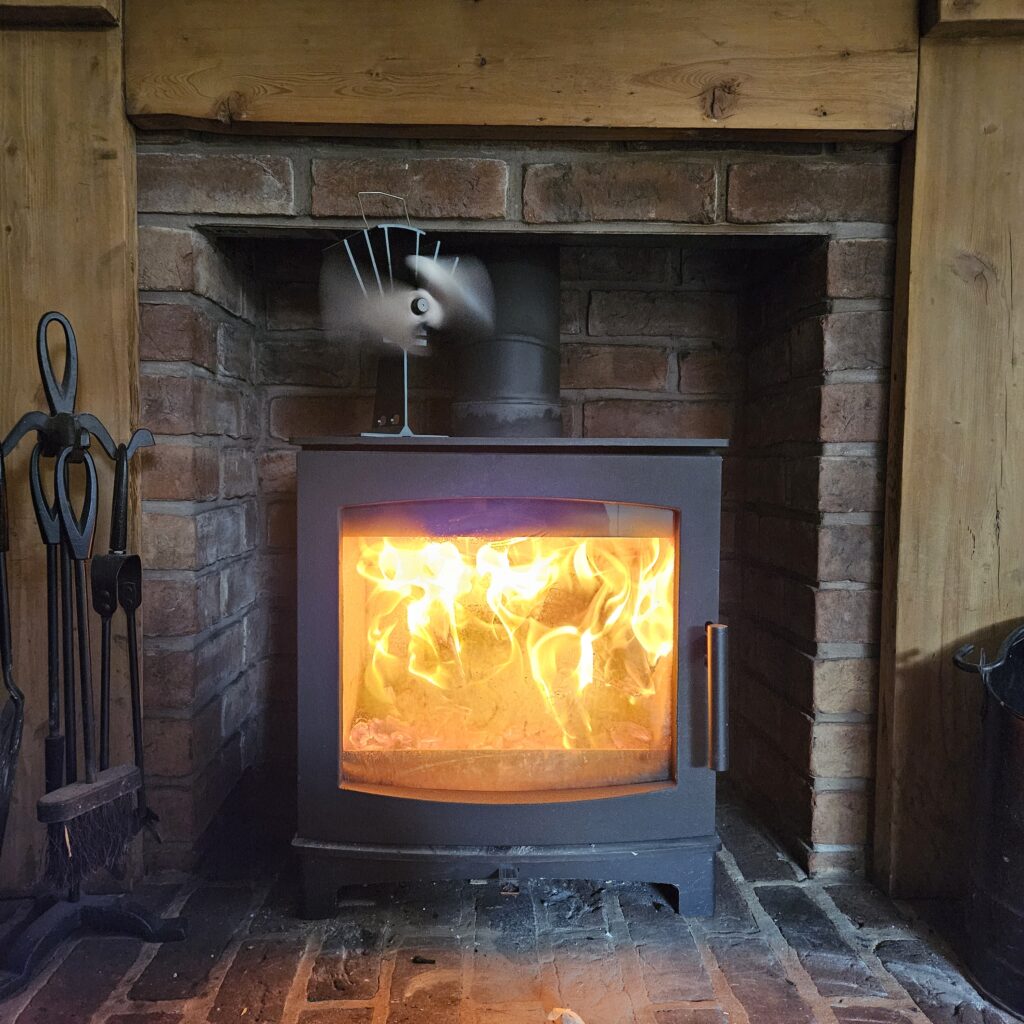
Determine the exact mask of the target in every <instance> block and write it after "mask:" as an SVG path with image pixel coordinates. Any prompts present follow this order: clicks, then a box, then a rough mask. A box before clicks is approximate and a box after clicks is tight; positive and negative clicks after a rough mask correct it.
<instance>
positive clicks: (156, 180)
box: [138, 153, 297, 214]
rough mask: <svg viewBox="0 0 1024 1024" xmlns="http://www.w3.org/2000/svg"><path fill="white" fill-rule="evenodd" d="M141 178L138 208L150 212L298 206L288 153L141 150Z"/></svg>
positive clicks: (272, 210) (270, 210)
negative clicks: (256, 153) (276, 154)
mask: <svg viewBox="0 0 1024 1024" xmlns="http://www.w3.org/2000/svg"><path fill="white" fill-rule="evenodd" d="M138 182H139V199H138V203H139V210H141V211H144V212H147V213H247V214H293V213H296V212H297V211H296V209H295V198H294V191H295V181H294V171H293V169H292V162H291V160H289V159H288V158H287V157H284V156H270V155H265V154H264V155H259V156H253V155H249V154H234V153H229V154H221V155H218V154H211V153H203V154H196V153H140V154H139V156H138Z"/></svg>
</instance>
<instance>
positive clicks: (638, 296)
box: [589, 291, 736, 343]
mask: <svg viewBox="0 0 1024 1024" xmlns="http://www.w3.org/2000/svg"><path fill="white" fill-rule="evenodd" d="M589 331H590V333H591V334H595V335H602V334H603V335H609V336H613V337H643V336H652V335H653V336H659V337H675V338H703V339H710V340H714V341H723V342H729V343H732V342H734V341H735V337H736V307H735V301H734V299H733V298H732V296H729V295H722V294H713V293H708V294H703V295H702V294H695V293H692V292H641V291H615V292H593V293H592V294H591V297H590V323H589Z"/></svg>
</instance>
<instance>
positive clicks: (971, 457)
mask: <svg viewBox="0 0 1024 1024" xmlns="http://www.w3.org/2000/svg"><path fill="white" fill-rule="evenodd" d="M1022 82H1024V38H1022V37H1020V36H1012V35H1011V36H1007V37H995V36H985V37H984V38H947V37H945V36H942V35H941V34H940V35H939V36H935V35H930V36H928V37H926V38H925V39H924V40H923V41H922V46H921V59H920V83H919V111H918V125H917V134H916V140H915V141H914V143H913V153H912V159H911V160H909V161H907V162H905V167H904V171H905V175H906V184H907V186H908V188H907V189H905V191H904V195H905V197H906V201H905V202H904V203H903V206H902V209H901V217H902V218H903V223H902V224H901V235H902V238H901V244H900V252H901V258H900V266H899V275H900V281H899V282H898V289H899V293H898V299H899V302H898V309H897V315H896V317H895V321H896V337H895V343H894V352H893V389H892V395H893V398H892V401H893V412H892V424H893V429H892V431H891V437H890V450H891V458H890V469H889V482H888V491H889V504H888V509H887V516H886V524H887V538H886V571H885V584H884V596H885V606H884V612H883V638H882V680H881V693H880V712H879V735H878V788H877V803H876V813H877V817H876V836H875V872H876V877H877V879H878V881H879V882H880V883H881V884H882V885H883V886H884V887H885V888H886V889H888V890H889V891H890V892H891V893H893V894H894V895H898V896H915V895H921V896H925V895H928V896H934V895H939V894H943V893H950V892H955V891H957V889H958V888H959V885H960V883H961V880H962V871H963V865H964V860H965V855H966V852H967V847H968V845H969V843H970V837H971V819H970V808H971V800H972V798H971V790H972V783H973V773H974V767H975V753H976V742H977V734H978V709H979V706H980V700H979V698H980V694H979V692H978V682H977V679H976V677H964V676H963V675H962V674H960V673H959V672H957V671H956V670H955V669H954V668H953V666H952V664H951V661H950V657H951V655H952V652H953V651H954V649H955V648H956V647H957V646H959V645H960V644H963V643H966V642H969V641H970V642H980V643H984V644H985V646H986V647H988V648H989V650H992V649H994V647H995V646H996V645H997V644H998V642H999V640H1000V639H1001V638H1002V636H1003V635H1005V633H1006V632H1007V631H1008V630H1009V628H1010V627H1011V626H1012V625H1014V624H1016V623H1017V622H1018V621H1019V620H1020V619H1021V618H1022V617H1024V89H1022V88H1021V83H1022ZM911 188H912V197H911V195H910V191H911Z"/></svg>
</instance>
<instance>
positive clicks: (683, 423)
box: [583, 398, 733, 438]
mask: <svg viewBox="0 0 1024 1024" xmlns="http://www.w3.org/2000/svg"><path fill="white" fill-rule="evenodd" d="M732 415H733V409H732V405H731V404H730V403H728V402H669V401H646V402H645V401H634V400H632V399H619V398H609V399H603V400H600V401H595V402H587V403H586V404H585V405H584V410H583V424H584V428H583V432H584V436H585V437H709V438H716V437H728V436H729V435H730V434H731V432H732Z"/></svg>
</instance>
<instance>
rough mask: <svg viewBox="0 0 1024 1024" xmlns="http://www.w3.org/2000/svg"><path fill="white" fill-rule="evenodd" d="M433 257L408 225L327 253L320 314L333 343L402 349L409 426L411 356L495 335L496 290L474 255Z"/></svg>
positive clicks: (374, 231)
mask: <svg viewBox="0 0 1024 1024" xmlns="http://www.w3.org/2000/svg"><path fill="white" fill-rule="evenodd" d="M424 251H427V252H431V250H430V247H429V240H428V238H427V235H426V232H425V231H423V230H421V229H420V228H414V227H412V226H407V225H403V224H379V225H377V226H376V227H373V228H370V227H367V228H365V229H364V230H362V231H358V232H356V233H355V234H353V235H351V236H349V237H348V238H346V239H344V240H342V241H341V242H338V243H337V244H336V245H332V246H331V247H330V248H328V249H327V250H326V251H325V252H324V257H323V263H322V265H321V269H320V308H321V318H322V321H323V326H324V329H325V331H326V332H327V334H328V337H330V338H331V339H332V340H335V341H338V342H341V343H348V344H359V345H363V346H371V347H379V348H380V349H381V351H386V350H387V349H388V347H390V346H394V347H397V348H398V349H400V350H401V352H402V361H403V374H402V380H403V410H404V413H403V420H402V429H401V430H400V431H399V432H398V433H400V434H402V435H404V436H411V435H412V434H413V431H412V430H411V428H410V427H409V371H408V359H409V356H410V355H430V354H431V352H432V351H433V347H434V344H435V343H436V342H440V343H442V344H443V343H444V341H445V340H446V339H457V340H459V341H466V340H469V339H473V338H486V337H489V336H490V335H491V334H493V332H494V290H493V288H492V286H491V279H490V276H489V275H488V273H487V270H486V268H485V267H484V265H483V264H482V263H481V262H480V261H479V260H477V259H475V258H474V257H472V256H462V257H459V256H455V257H449V258H442V257H441V241H440V239H437V240H436V241H435V242H434V243H433V247H432V252H431V254H430V255H423V252H424Z"/></svg>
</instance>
